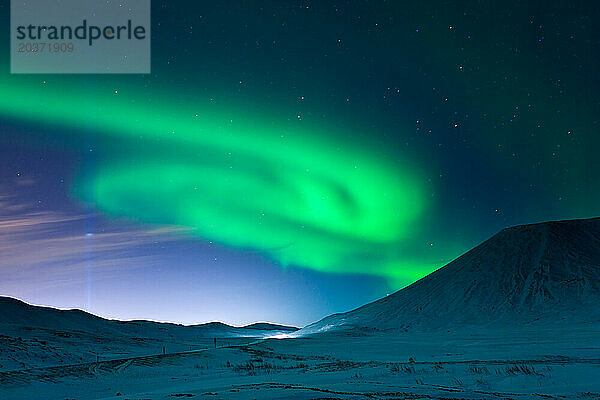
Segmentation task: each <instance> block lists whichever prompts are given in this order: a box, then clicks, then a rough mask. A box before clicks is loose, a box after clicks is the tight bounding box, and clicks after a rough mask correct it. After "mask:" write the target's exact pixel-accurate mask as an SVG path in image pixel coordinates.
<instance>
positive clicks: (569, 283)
mask: <svg viewBox="0 0 600 400" xmlns="http://www.w3.org/2000/svg"><path fill="white" fill-rule="evenodd" d="M599 302H600V218H594V219H586V220H571V221H558V222H547V223H541V224H534V225H523V226H517V227H514V228H508V229H505V230H503V231H501V232H500V233H498V234H497V235H495V236H493V237H492V238H491V239H489V240H487V241H485V242H484V243H482V244H481V245H479V246H477V247H475V248H474V249H472V250H471V251H469V252H467V253H466V254H464V255H462V256H461V257H459V258H457V259H456V260H454V261H453V262H451V263H450V264H448V265H446V266H445V267H443V268H440V269H439V270H437V271H435V272H433V273H432V274H430V275H428V276H426V277H424V278H423V279H420V280H419V281H417V282H415V283H413V284H412V285H410V286H408V287H406V288H404V289H402V290H400V291H398V292H396V293H394V294H392V295H390V296H387V297H385V298H383V299H380V300H378V301H375V302H373V303H370V304H367V305H365V306H363V307H360V308H358V309H356V310H353V311H350V312H347V313H343V314H335V315H332V316H329V317H326V318H324V319H322V320H321V321H319V322H316V323H314V324H312V325H309V326H307V327H306V328H304V329H302V330H300V331H298V332H297V333H298V334H299V335H302V334H312V333H317V332H324V331H329V330H353V331H356V332H369V331H374V330H393V329H401V330H412V329H436V328H450V327H462V326H466V325H478V326H482V325H504V326H506V325H508V326H515V325H518V324H528V323H534V322H537V323H551V324H552V323H554V324H556V323H562V324H567V323H580V322H584V321H587V322H599V321H600V307H598V306H597V305H598V304H600V303H599Z"/></svg>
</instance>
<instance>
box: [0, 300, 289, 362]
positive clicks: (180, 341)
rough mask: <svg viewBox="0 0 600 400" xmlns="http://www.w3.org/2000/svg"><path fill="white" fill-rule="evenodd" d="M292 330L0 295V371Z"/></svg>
mask: <svg viewBox="0 0 600 400" xmlns="http://www.w3.org/2000/svg"><path fill="white" fill-rule="evenodd" d="M295 330H297V328H293V327H287V326H282V325H275V324H269V323H257V324H252V325H248V326H245V327H235V326H229V325H226V324H223V323H221V322H210V323H207V324H201V325H194V326H183V325H177V324H169V323H158V322H152V321H118V320H108V319H104V318H100V317H97V316H95V315H92V314H89V313H86V312H84V311H81V310H57V309H54V308H49V307H39V306H33V305H30V304H27V303H24V302H22V301H20V300H17V299H14V298H10V297H0V372H1V371H6V370H14V369H23V368H34V367H45V366H52V365H61V364H75V363H81V362H90V361H94V360H96V359H105V360H106V359H115V358H123V357H132V356H140V355H149V354H160V353H162V352H167V353H173V352H182V351H190V350H198V349H204V348H211V347H215V346H217V347H227V346H235V345H240V344H244V343H249V342H252V341H255V340H257V339H262V338H267V337H273V336H275V337H276V336H278V335H284V334H287V333H290V332H293V331H295Z"/></svg>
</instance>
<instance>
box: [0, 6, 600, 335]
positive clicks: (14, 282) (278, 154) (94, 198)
mask: <svg viewBox="0 0 600 400" xmlns="http://www.w3.org/2000/svg"><path fill="white" fill-rule="evenodd" d="M460 3H461V4H460V6H458V5H453V4H450V3H449V2H430V3H427V4H423V3H422V2H413V3H412V4H406V2H399V1H381V0H380V1H346V2H334V1H319V2H312V1H285V0H282V1H278V2H258V1H220V2H215V3H214V4H213V3H210V4H209V3H206V2H184V1H178V0H175V1H168V2H167V1H158V0H154V1H153V2H152V73H151V74H149V75H85V74H81V75H11V74H9V72H8V71H9V58H8V39H7V40H5V41H2V42H1V43H0V52H1V53H2V54H5V57H4V58H2V59H1V61H2V64H1V65H0V93H1V96H0V160H1V162H0V295H8V296H13V297H17V298H20V299H23V300H25V301H28V302H31V303H34V304H41V305H49V306H54V307H69V308H71V307H76V308H81V309H84V310H87V311H90V312H92V313H95V314H98V315H101V316H105V317H110V318H120V319H131V318H145V319H151V320H157V321H172V322H178V323H185V324H193V323H201V322H207V321H214V320H218V321H223V322H226V323H230V324H236V325H240V324H245V323H251V322H255V321H271V322H277V323H284V324H292V325H297V326H302V325H305V324H307V323H310V322H314V321H315V320H317V319H319V318H321V317H323V316H325V315H328V314H330V313H333V312H342V311H347V310H349V309H351V308H354V307H357V306H360V305H362V304H364V303H366V302H369V301H372V300H375V299H377V298H379V297H382V296H385V295H387V294H389V293H392V292H394V291H395V290H398V289H400V288H402V287H404V286H406V285H408V284H410V283H412V282H414V281H415V280H417V279H419V278H421V277H423V276H424V275H426V274H428V273H430V272H432V271H433V270H435V269H437V268H439V267H441V266H443V265H444V264H445V263H447V262H449V261H451V260H452V259H454V258H455V257H457V256H459V255H460V254H462V253H463V252H465V251H467V250H469V249H470V248H472V247H473V246H475V245H477V244H478V243H480V242H481V241H483V240H485V239H486V238H488V237H489V236H491V235H493V234H494V233H496V232H497V231H498V230H500V229H502V228H504V227H507V226H511V225H516V224H523V223H532V222H539V221H544V220H550V219H567V218H585V217H593V216H597V215H598V214H599V212H598V203H599V200H600V186H599V185H598V184H597V176H598V173H599V172H600V161H599V160H598V157H597V156H596V153H597V149H598V146H600V136H599V135H598V116H600V95H599V94H598V91H597V90H596V89H595V88H597V87H600V86H599V84H600V82H599V80H600V78H599V76H598V73H597V71H598V68H599V67H600V65H599V64H600V63H599V61H598V58H597V54H600V49H599V47H600V35H598V32H600V29H598V27H597V23H598V22H597V21H598V19H597V17H598V12H597V10H595V9H594V8H593V6H591V5H590V4H589V2H583V1H581V2H570V3H569V4H568V5H567V4H561V5H560V6H559V5H558V4H557V5H553V4H548V3H546V2H527V3H523V2H502V3H501V4H499V3H498V2H487V1H485V2H482V1H465V2H460ZM586 7H589V8H586ZM0 15H1V18H2V20H1V22H2V23H1V24H0V33H1V34H2V35H3V37H5V38H8V36H9V32H8V31H7V29H8V27H9V26H10V24H9V2H8V1H6V0H3V1H2V2H0Z"/></svg>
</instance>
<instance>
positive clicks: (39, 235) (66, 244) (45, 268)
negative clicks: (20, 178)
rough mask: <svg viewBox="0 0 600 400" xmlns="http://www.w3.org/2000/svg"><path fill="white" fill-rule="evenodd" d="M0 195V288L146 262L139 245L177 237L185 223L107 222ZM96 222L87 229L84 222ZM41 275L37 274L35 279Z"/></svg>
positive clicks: (72, 279) (75, 278) (35, 285)
mask: <svg viewBox="0 0 600 400" xmlns="http://www.w3.org/2000/svg"><path fill="white" fill-rule="evenodd" d="M26 209H27V207H26V206H24V205H23V204H18V203H17V202H15V201H14V198H12V197H10V196H7V195H0V290H3V291H4V290H7V289H10V288H15V287H18V288H22V289H25V290H26V289H27V288H29V289H31V290H33V289H41V288H40V287H39V286H40V283H41V284H42V285H43V286H44V287H51V286H57V285H58V286H60V285H68V284H72V283H78V282H79V281H81V280H82V279H83V278H82V277H84V276H85V274H84V272H85V271H86V270H87V269H88V268H89V267H90V266H91V267H92V268H93V269H94V274H95V275H98V276H109V275H111V274H115V273H117V272H122V271H124V270H130V269H135V268H142V267H144V266H147V265H149V264H150V263H152V262H156V260H153V258H154V257H153V256H149V255H146V254H147V253H148V252H147V251H140V249H141V248H142V247H144V246H163V245H164V244H165V243H168V242H174V241H177V240H181V238H182V235H183V234H186V233H188V232H189V229H188V228H183V227H176V226H161V227H154V226H149V227H134V226H130V225H118V226H115V225H114V224H111V225H108V224H106V223H102V218H101V217H100V216H98V215H93V214H92V215H88V214H67V213H61V212H52V211H32V210H27V211H23V210H26ZM90 225H92V226H96V228H98V229H96V230H95V231H93V232H89V231H88V229H89V226H90ZM40 278H42V279H40Z"/></svg>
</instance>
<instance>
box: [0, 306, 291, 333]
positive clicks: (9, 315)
mask: <svg viewBox="0 0 600 400" xmlns="http://www.w3.org/2000/svg"><path fill="white" fill-rule="evenodd" d="M17 327H18V328H22V327H27V328H43V329H52V330H60V331H80V332H92V333H105V334H110V335H111V336H132V335H133V336H143V337H147V336H150V337H153V336H159V337H164V335H165V334H164V331H169V332H170V334H173V335H176V336H197V337H211V338H212V337H239V336H242V337H243V336H248V337H254V336H257V335H267V336H268V335H269V334H270V333H271V332H272V333H273V334H276V333H283V332H293V331H296V330H298V328H295V327H290V326H283V325H277V324H269V323H265V322H261V323H256V324H251V325H248V326H245V327H235V326H230V325H227V324H224V323H221V322H209V323H206V324H200V325H192V326H183V325H177V324H171V323H160V322H152V321H143V320H139V321H118V320H109V319H104V318H101V317H98V316H95V315H93V314H90V313H87V312H85V311H81V310H58V309H55V308H50V307H40V306H33V305H30V304H27V303H25V302H23V301H20V300H17V299H14V298H11V297H1V296H0V334H1V333H2V331H3V328H4V330H6V329H8V328H17ZM258 331H264V332H262V333H261V332H258Z"/></svg>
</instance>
